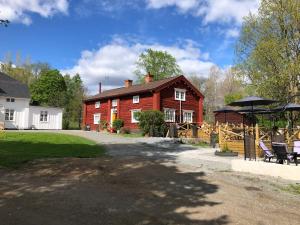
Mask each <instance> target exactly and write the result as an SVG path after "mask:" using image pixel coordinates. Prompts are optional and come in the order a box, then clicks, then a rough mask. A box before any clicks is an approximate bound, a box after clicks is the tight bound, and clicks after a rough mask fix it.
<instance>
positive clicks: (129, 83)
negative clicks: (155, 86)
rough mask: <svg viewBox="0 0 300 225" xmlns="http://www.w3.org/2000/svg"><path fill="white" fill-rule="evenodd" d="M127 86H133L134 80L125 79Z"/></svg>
mask: <svg viewBox="0 0 300 225" xmlns="http://www.w3.org/2000/svg"><path fill="white" fill-rule="evenodd" d="M124 85H125V87H127V88H128V87H131V86H132V80H125V82H124Z"/></svg>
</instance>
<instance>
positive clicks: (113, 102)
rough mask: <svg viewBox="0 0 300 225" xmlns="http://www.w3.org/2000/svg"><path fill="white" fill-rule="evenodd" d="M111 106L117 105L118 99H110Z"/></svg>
mask: <svg viewBox="0 0 300 225" xmlns="http://www.w3.org/2000/svg"><path fill="white" fill-rule="evenodd" d="M111 106H112V107H116V106H118V100H117V99H114V100H112V101H111Z"/></svg>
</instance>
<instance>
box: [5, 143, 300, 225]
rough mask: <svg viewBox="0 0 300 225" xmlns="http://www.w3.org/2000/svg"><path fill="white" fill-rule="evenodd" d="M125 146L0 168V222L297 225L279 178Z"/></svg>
mask: <svg viewBox="0 0 300 225" xmlns="http://www.w3.org/2000/svg"><path fill="white" fill-rule="evenodd" d="M131 141H132V140H131ZM131 141H128V142H127V143H124V144H122V143H114V144H109V145H108V143H107V149H108V153H109V154H110V156H107V157H103V158H97V159H60V160H56V159H53V160H45V161H36V162H35V163H32V164H30V165H27V166H26V167H25V168H23V169H21V170H4V169H2V170H0V224H3V225H56V224H57V225H69V224H72V225H73V224H74V225H77V224H78V225H83V224H88V225H94V224H95V225H96V224H103V225H108V224H116V225H123V224H124V225H127V224H128V225H129V224H153V225H160V224H251V225H252V224H258V225H263V224H270V225H271V224H272V225H273V224H280V225H284V224H293V225H295V224H299V221H300V214H299V207H300V197H299V196H296V195H293V194H290V193H286V192H284V191H281V190H280V187H281V186H282V185H284V184H285V183H284V181H282V180H278V181H277V180H275V179H274V178H272V179H271V178H270V179H266V178H263V177H257V176H251V175H245V174H239V173H233V172H230V171H228V170H227V169H226V165H227V162H226V161H224V162H214V161H212V160H213V159H210V158H209V157H210V152H209V151H208V150H206V152H205V150H203V152H202V153H201V154H202V155H205V159H210V160H208V161H205V160H203V159H202V158H201V157H199V154H200V153H199V150H196V149H193V148H191V147H190V146H180V145H176V144H174V143H166V142H162V143H158V142H156V141H155V143H145V142H143V141H141V142H136V143H134V142H131ZM120 142H121V141H120ZM176 146H177V147H176ZM191 161H192V162H191ZM219 163H221V164H223V166H224V167H223V166H218V165H217V166H214V164H219Z"/></svg>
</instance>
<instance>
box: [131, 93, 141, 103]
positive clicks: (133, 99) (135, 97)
mask: <svg viewBox="0 0 300 225" xmlns="http://www.w3.org/2000/svg"><path fill="white" fill-rule="evenodd" d="M132 102H133V104H137V103H139V102H140V96H139V95H136V96H133V97H132Z"/></svg>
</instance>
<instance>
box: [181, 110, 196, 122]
mask: <svg viewBox="0 0 300 225" xmlns="http://www.w3.org/2000/svg"><path fill="white" fill-rule="evenodd" d="M182 111H183V122H184V123H193V116H194V111H193V110H182ZM187 113H188V114H191V117H190V120H189V121H188V120H187V117H186V116H185V115H186V114H187Z"/></svg>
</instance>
